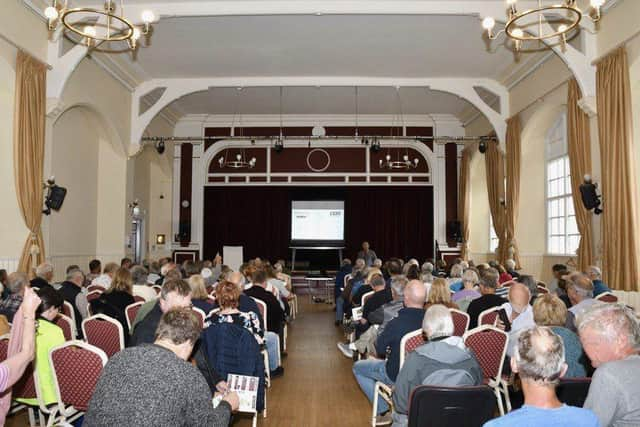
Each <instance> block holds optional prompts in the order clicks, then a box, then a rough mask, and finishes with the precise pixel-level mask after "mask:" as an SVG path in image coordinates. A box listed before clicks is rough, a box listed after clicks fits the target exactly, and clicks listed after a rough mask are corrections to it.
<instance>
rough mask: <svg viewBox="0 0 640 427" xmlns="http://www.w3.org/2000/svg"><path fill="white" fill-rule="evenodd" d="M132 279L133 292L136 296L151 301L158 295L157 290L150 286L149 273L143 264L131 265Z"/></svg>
mask: <svg viewBox="0 0 640 427" xmlns="http://www.w3.org/2000/svg"><path fill="white" fill-rule="evenodd" d="M131 280H132V281H133V287H132V292H133V295H134V296H139V297H141V298H144V300H145V301H151V300H154V299H156V298H157V297H158V295H157V294H156V291H154V290H153V288H152V287H151V286H149V273H148V272H147V269H146V268H144V267H143V266H141V265H134V266H133V267H131Z"/></svg>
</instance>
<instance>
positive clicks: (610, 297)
mask: <svg viewBox="0 0 640 427" xmlns="http://www.w3.org/2000/svg"><path fill="white" fill-rule="evenodd" d="M596 299H597V300H598V301H602V302H618V297H617V296H615V295H614V294H612V293H611V292H603V293H601V294H600V295H598V296H597V297H596Z"/></svg>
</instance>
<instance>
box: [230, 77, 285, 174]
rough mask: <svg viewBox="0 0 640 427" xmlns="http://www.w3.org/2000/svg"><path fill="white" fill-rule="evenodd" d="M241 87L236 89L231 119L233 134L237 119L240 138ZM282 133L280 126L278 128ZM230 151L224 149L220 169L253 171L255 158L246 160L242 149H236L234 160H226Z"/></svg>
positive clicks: (241, 126) (242, 129) (241, 131)
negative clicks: (239, 110)
mask: <svg viewBox="0 0 640 427" xmlns="http://www.w3.org/2000/svg"><path fill="white" fill-rule="evenodd" d="M242 89H243V88H242V87H239V88H237V91H236V99H235V101H236V102H235V106H234V109H233V117H232V118H231V129H234V133H235V124H236V116H239V117H238V128H239V129H240V135H238V136H239V137H240V138H242V136H243V135H242V134H243V132H244V126H243V124H242V114H240V113H238V109H239V108H240V93H241V92H242ZM280 98H282V88H280ZM280 129H281V131H280V132H281V133H282V125H281V127H280ZM229 151H230V149H225V150H224V154H223V155H222V156H220V157H219V158H218V165H220V169H224V168H231V169H253V168H254V167H256V158H255V157H251V158H250V159H248V158H247V154H246V153H245V150H244V148H240V149H238V153H237V154H236V156H235V159H234V158H230V159H227V154H228V153H229Z"/></svg>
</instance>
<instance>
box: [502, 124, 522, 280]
mask: <svg viewBox="0 0 640 427" xmlns="http://www.w3.org/2000/svg"><path fill="white" fill-rule="evenodd" d="M521 133H522V127H521V124H520V116H519V115H516V116H514V117H512V118H510V119H509V120H507V141H506V147H507V154H506V162H507V185H506V187H507V194H506V196H507V197H506V199H507V200H506V202H507V204H506V208H507V209H506V211H505V223H504V226H505V244H504V245H502V248H501V249H502V252H501V253H500V261H501V262H503V263H504V262H505V261H506V260H507V259H509V258H513V260H514V261H515V262H516V268H518V269H519V268H521V267H520V254H519V250H518V243H517V242H516V226H517V224H518V205H519V203H520V161H521V156H520V135H521ZM510 249H512V250H513V255H512V254H511V251H510Z"/></svg>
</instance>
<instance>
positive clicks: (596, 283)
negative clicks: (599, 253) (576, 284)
mask: <svg viewBox="0 0 640 427" xmlns="http://www.w3.org/2000/svg"><path fill="white" fill-rule="evenodd" d="M587 275H588V276H589V279H591V283H593V297H594V298H595V297H597V296H598V295H600V294H603V293H605V292H611V289H609V287H608V286H607V285H606V284H605V283H604V282H603V281H602V271H600V268H599V267H596V266H595V265H591V266H589V268H587Z"/></svg>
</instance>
